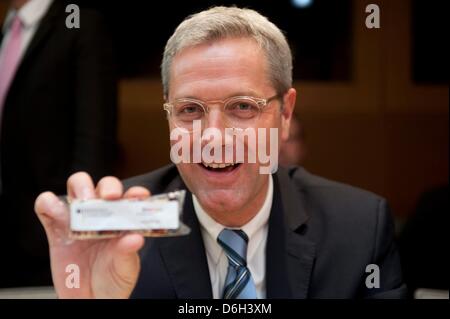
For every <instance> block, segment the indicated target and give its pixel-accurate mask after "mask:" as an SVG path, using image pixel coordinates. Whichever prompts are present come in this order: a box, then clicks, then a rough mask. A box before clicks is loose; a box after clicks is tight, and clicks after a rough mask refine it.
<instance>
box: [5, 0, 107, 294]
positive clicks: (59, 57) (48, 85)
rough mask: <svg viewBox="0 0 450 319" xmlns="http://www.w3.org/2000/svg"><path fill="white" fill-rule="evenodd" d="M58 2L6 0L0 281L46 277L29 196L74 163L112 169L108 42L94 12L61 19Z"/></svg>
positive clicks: (55, 186) (58, 184) (57, 183)
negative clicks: (74, 20)
mask: <svg viewBox="0 0 450 319" xmlns="http://www.w3.org/2000/svg"><path fill="white" fill-rule="evenodd" d="M65 8H66V7H65V5H64V4H63V2H61V1H59V0H55V1H52V0H14V1H12V2H11V10H9V12H8V14H7V15H6V17H5V21H4V24H3V29H2V32H1V33H2V35H0V43H1V44H0V119H1V121H0V126H1V131H0V156H1V165H0V213H1V215H2V228H3V230H2V232H1V235H0V236H1V238H0V239H1V243H2V252H3V254H4V257H5V260H8V262H2V263H1V266H0V272H1V274H2V276H0V287H6V286H31V285H48V284H50V283H51V274H50V270H49V263H48V246H47V241H46V238H45V233H44V230H43V229H42V226H41V224H40V223H39V220H38V219H37V218H36V215H35V214H33V205H34V201H35V199H36V196H37V195H38V194H39V193H41V192H43V191H45V190H47V189H52V190H54V191H55V192H58V193H61V192H64V191H65V184H66V180H67V178H68V177H69V176H70V175H71V174H73V173H74V172H77V171H80V170H85V171H88V172H89V173H90V174H91V175H92V176H93V177H94V178H99V177H101V176H105V175H106V174H111V169H112V167H111V164H112V163H114V153H115V142H116V138H115V135H116V80H115V75H114V70H113V69H114V63H113V56H112V44H111V43H110V40H109V38H108V33H107V30H106V27H105V23H104V21H103V20H102V19H101V17H100V16H99V15H98V14H97V13H95V12H93V11H91V10H86V11H84V9H82V10H81V13H80V15H81V17H80V21H81V24H80V28H79V29H77V28H68V27H67V26H66V19H67V17H68V15H69V13H66V12H65V11H66V10H65ZM30 265H33V266H32V267H31V266H30ZM6 274H7V275H6Z"/></svg>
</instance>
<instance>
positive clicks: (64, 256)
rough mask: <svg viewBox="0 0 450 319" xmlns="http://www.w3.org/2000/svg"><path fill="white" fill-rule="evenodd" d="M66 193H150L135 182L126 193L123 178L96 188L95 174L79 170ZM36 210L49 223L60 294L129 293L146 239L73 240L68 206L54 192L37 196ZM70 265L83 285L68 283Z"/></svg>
mask: <svg viewBox="0 0 450 319" xmlns="http://www.w3.org/2000/svg"><path fill="white" fill-rule="evenodd" d="M67 194H68V195H69V196H70V197H71V198H73V199H75V198H78V199H90V198H102V199H108V200H114V199H120V198H122V197H123V198H145V197H148V196H150V192H149V191H148V190H147V189H145V188H143V187H132V188H130V189H129V190H128V191H127V192H126V193H125V194H123V186H122V183H121V182H120V181H119V180H118V179H117V178H115V177H104V178H103V179H101V180H100V181H99V182H98V184H97V187H96V188H94V184H93V182H92V179H91V177H90V176H89V175H88V174H86V173H84V172H80V173H76V174H74V175H72V176H71V177H70V178H69V179H68V180H67ZM35 211H36V213H37V215H38V217H39V220H40V221H41V223H42V225H43V226H44V228H45V232H46V234H47V239H48V243H49V247H50V260H51V268H52V277H53V284H54V287H55V289H56V293H57V295H58V297H59V298H128V297H129V296H130V294H131V292H132V290H133V288H134V286H135V285H136V281H137V278H138V275H139V270H140V260H139V255H138V251H139V249H140V248H141V247H142V246H143V244H144V238H143V237H142V236H141V235H138V234H128V235H125V236H123V237H120V238H113V239H91V240H78V241H76V240H75V241H74V240H71V239H70V238H69V237H68V235H69V234H68V230H69V211H68V209H67V207H66V205H65V204H64V203H63V202H62V201H61V200H60V199H58V197H57V196H55V194H53V193H51V192H45V193H42V194H40V195H39V196H38V198H37V199H36V202H35ZM69 264H76V265H77V266H78V267H79V270H80V272H79V275H80V276H79V277H80V281H79V283H80V286H79V288H69V287H67V286H66V278H67V277H68V276H69V275H70V273H67V272H66V267H67V266H68V265H69Z"/></svg>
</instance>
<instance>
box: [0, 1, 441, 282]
mask: <svg viewBox="0 0 450 319" xmlns="http://www.w3.org/2000/svg"><path fill="white" fill-rule="evenodd" d="M70 3H78V4H80V5H81V6H83V7H90V8H94V9H96V10H98V11H100V12H101V13H102V14H103V15H104V16H105V17H106V20H107V22H108V25H109V27H110V30H111V33H112V36H113V41H114V47H115V51H116V57H117V67H118V71H119V77H120V82H119V97H118V98H119V103H118V108H119V114H118V140H119V146H120V156H119V161H118V164H117V165H116V168H115V172H116V174H117V175H118V176H120V177H122V178H125V177H129V176H132V175H135V174H140V173H144V172H147V171H150V170H153V169H155V168H157V167H160V166H162V165H164V164H166V163H169V135H168V128H167V123H166V121H165V115H164V113H163V110H162V103H163V99H162V87H161V84H160V68H159V65H160V62H161V58H162V52H163V49H164V45H165V42H166V41H167V39H168V37H169V36H170V35H171V34H172V32H173V31H174V29H175V27H176V26H177V25H178V24H179V23H180V22H181V21H182V20H183V18H184V17H186V16H187V15H189V14H192V13H195V12H198V11H200V10H202V9H205V8H208V7H210V6H213V5H232V4H235V5H237V6H241V7H249V8H253V9H256V10H258V11H260V12H261V13H263V14H264V15H266V16H268V17H269V19H270V20H271V21H273V22H274V23H275V24H277V25H278V26H279V27H280V28H281V29H282V30H283V31H285V33H286V35H287V37H288V40H289V42H290V45H291V47H292V50H293V52H294V59H295V60H294V76H295V82H294V86H295V88H296V89H297V91H298V100H297V106H296V114H297V118H298V121H299V123H300V126H301V131H302V134H301V139H302V140H301V143H302V148H304V152H302V156H301V157H299V158H298V159H297V161H298V162H299V164H302V165H304V166H305V167H306V168H307V169H308V170H310V171H311V172H313V173H315V174H319V175H322V176H325V177H327V178H330V179H335V180H338V181H342V182H345V183H349V184H352V185H355V186H359V187H362V188H365V189H368V190H370V191H373V192H375V193H378V194H380V195H382V196H384V197H386V198H387V199H388V201H389V203H390V204H391V207H392V210H393V213H394V214H395V218H396V226H397V230H398V235H399V238H400V239H401V240H400V242H401V245H402V247H405V248H402V247H401V249H402V252H403V256H402V258H403V259H404V261H405V263H411V264H408V266H407V268H409V270H410V271H409V272H408V270H407V272H408V273H407V277H408V280H409V282H410V286H413V287H416V286H417V287H423V286H426V285H429V282H430V276H433V275H432V274H430V272H434V273H435V275H436V276H438V279H435V278H434V279H432V280H434V282H435V284H433V286H434V287H429V288H444V289H448V275H446V274H445V271H444V270H443V269H445V268H444V266H445V267H447V266H448V262H447V261H446V257H445V255H446V254H445V253H444V251H443V250H442V247H444V246H443V243H442V242H441V241H442V240H443V236H444V233H445V230H444V228H443V227H444V225H445V227H446V226H447V225H448V217H447V215H448V157H449V156H448V155H449V152H448V149H449V148H448V146H449V134H448V133H449V117H448V111H449V108H448V97H449V89H448V57H449V51H448V46H447V42H448V40H445V39H447V38H448V34H447V24H448V18H447V14H448V12H449V11H448V9H449V8H448V2H445V1H440V0H430V1H420V0H395V1H388V0H382V1H364V0H353V1H351V0H340V1H329V0H310V1H307V0H303V1H302V0H298V1H294V0H278V1H261V0H259V1H257V0H255V1H250V0H248V1H237V0H235V1H200V0H199V1H182V2H170V1H158V2H155V1H133V0H128V1H114V2H112V1H93V0H89V1H70ZM370 3H376V4H378V5H379V7H380V10H381V28H380V29H368V28H366V26H365V19H366V16H367V13H366V12H365V8H366V5H368V4H370ZM7 8H8V1H0V22H1V21H2V20H3V18H4V16H5V14H6V12H7ZM81 25H83V18H82V17H81ZM36 81H39V79H36ZM155 150H157V151H155ZM300 162H301V163H300ZM416 216H421V217H420V218H417V217H416ZM424 220H426V221H427V222H424ZM411 224H412V226H411ZM405 229H406V230H407V235H404V232H403V231H404V230H405ZM411 234H412V235H411ZM444 259H445V260H444ZM420 260H421V261H422V263H420ZM412 263H414V264H415V265H416V268H417V270H416V269H415V268H414V266H413V265H412ZM413 268H414V269H413ZM423 273H425V277H426V278H425V279H420V280H419V279H417V278H419V277H420V276H423ZM427 274H428V275H427ZM420 278H422V277H420ZM416 279H417V280H416ZM427 280H428V281H427ZM432 280H431V281H432Z"/></svg>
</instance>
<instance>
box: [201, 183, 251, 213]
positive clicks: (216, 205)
mask: <svg viewBox="0 0 450 319" xmlns="http://www.w3.org/2000/svg"><path fill="white" fill-rule="evenodd" d="M242 195H243V194H242V193H239V192H237V191H236V190H233V189H218V190H211V189H209V190H205V189H202V190H199V191H198V192H196V194H195V196H196V197H197V199H198V201H199V202H200V205H202V208H203V209H204V210H205V211H208V212H214V213H220V214H227V213H231V212H239V211H241V210H242V208H243V204H244V203H245V202H246V201H245V199H244V198H243V196H242Z"/></svg>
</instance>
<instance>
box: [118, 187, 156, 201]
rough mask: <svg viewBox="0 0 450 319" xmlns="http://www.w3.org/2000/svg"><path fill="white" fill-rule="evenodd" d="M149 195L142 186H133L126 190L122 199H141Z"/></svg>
mask: <svg viewBox="0 0 450 319" xmlns="http://www.w3.org/2000/svg"><path fill="white" fill-rule="evenodd" d="M150 195H151V193H150V191H149V190H148V189H147V188H145V187H142V186H133V187H131V188H130V189H128V190H127V191H126V192H125V194H124V195H123V197H124V198H138V199H143V198H146V197H149V196H150Z"/></svg>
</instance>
